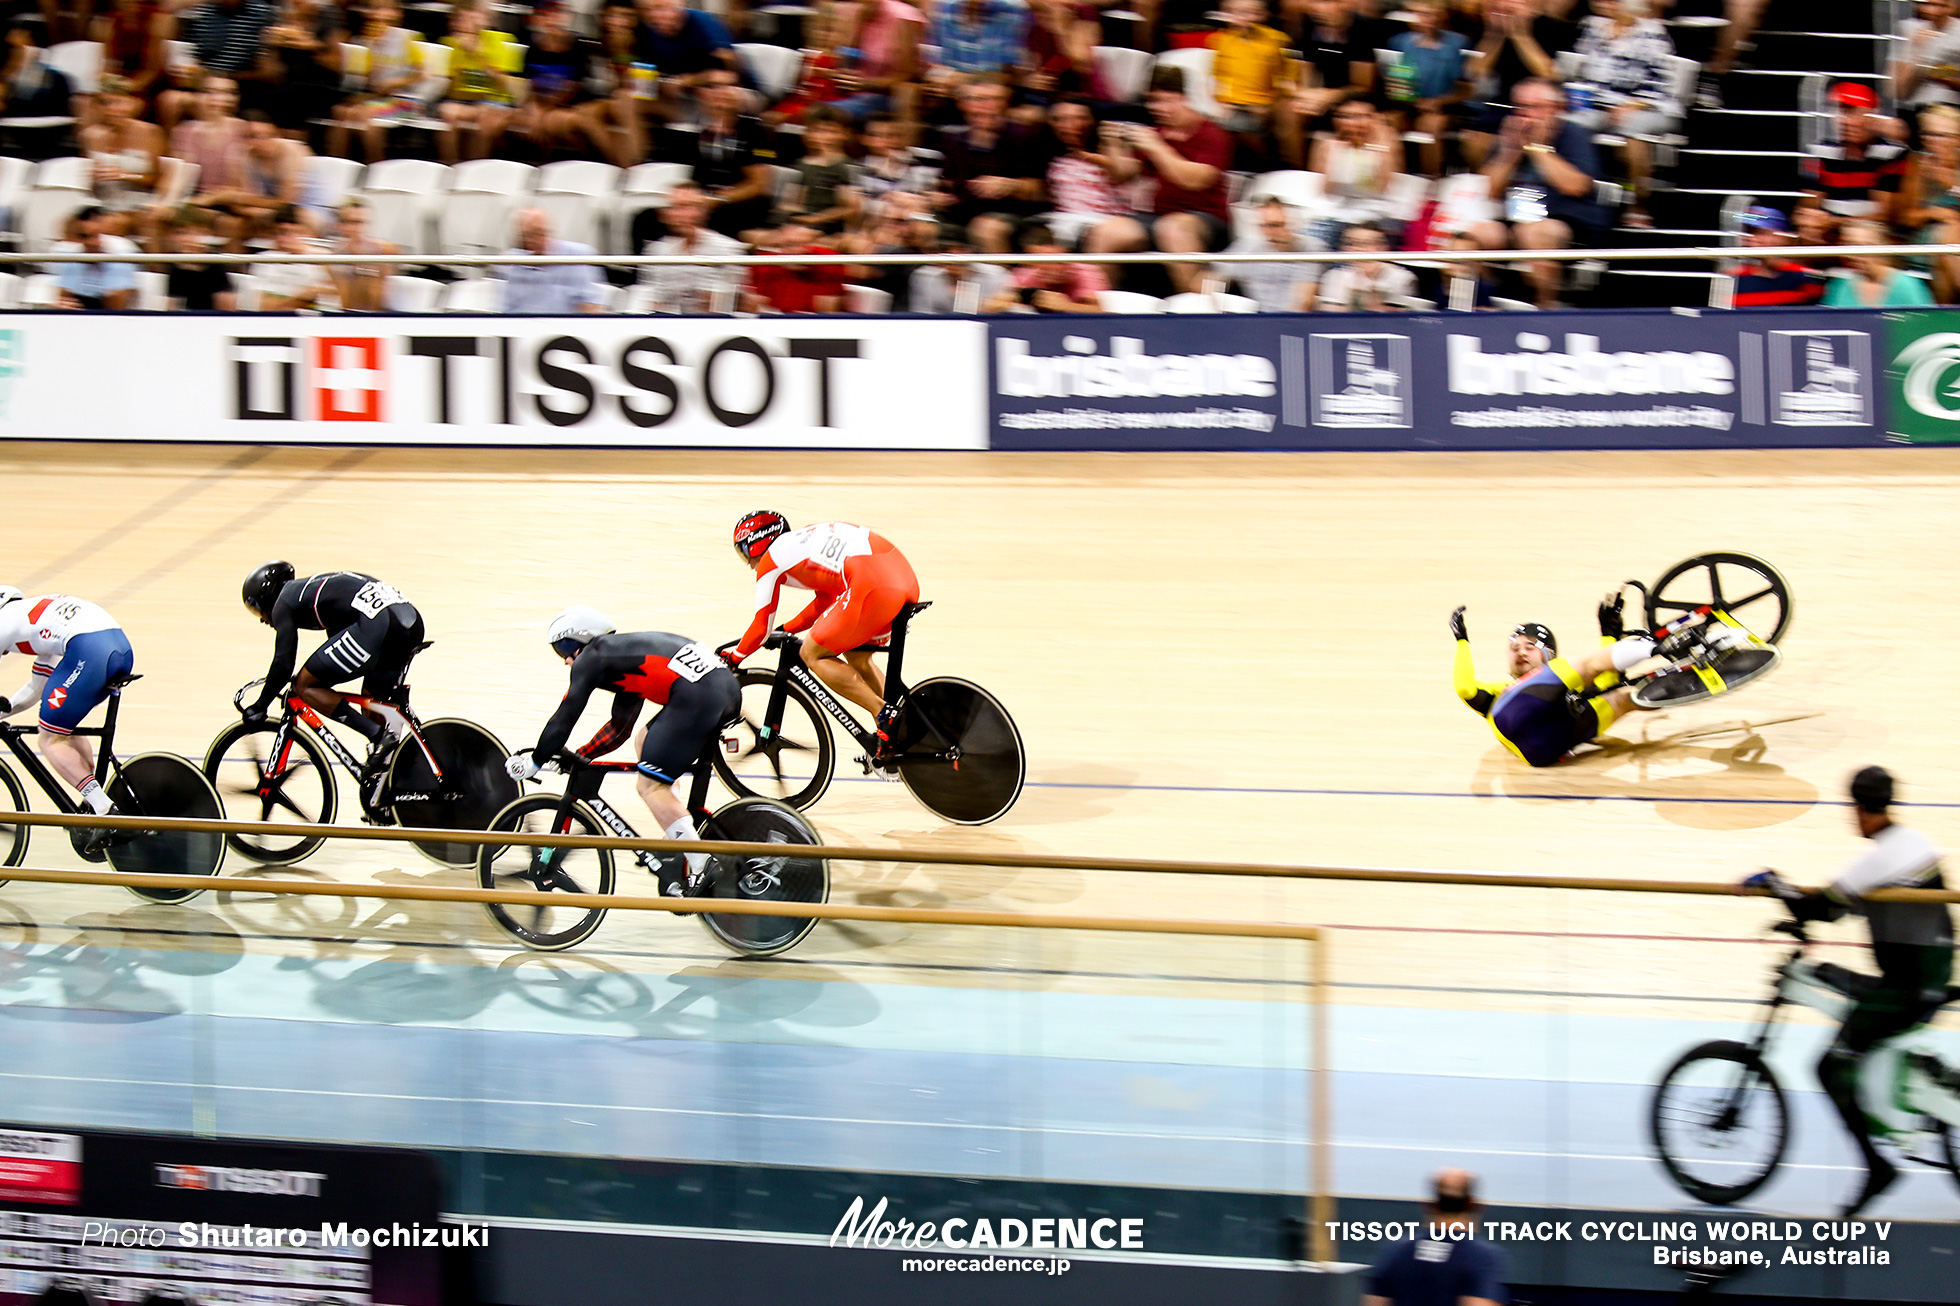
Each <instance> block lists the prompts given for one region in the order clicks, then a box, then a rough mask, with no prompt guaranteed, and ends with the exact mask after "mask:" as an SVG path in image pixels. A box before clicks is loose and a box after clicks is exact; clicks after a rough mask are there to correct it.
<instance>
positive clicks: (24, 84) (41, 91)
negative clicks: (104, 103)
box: [0, 18, 83, 118]
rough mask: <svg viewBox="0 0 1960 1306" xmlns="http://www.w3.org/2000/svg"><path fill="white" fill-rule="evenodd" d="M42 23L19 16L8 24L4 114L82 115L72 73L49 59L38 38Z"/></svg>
mask: <svg viewBox="0 0 1960 1306" xmlns="http://www.w3.org/2000/svg"><path fill="white" fill-rule="evenodd" d="M39 27H40V24H39V23H37V22H34V21H32V20H31V19H24V18H16V19H15V20H14V21H13V22H12V23H11V24H9V25H8V27H7V61H6V64H5V66H4V67H0V117H7V118H70V117H75V118H79V117H81V116H82V113H83V110H82V108H81V106H80V105H78V104H77V103H76V100H75V88H74V86H73V85H72V84H71V83H70V82H69V80H68V75H67V74H66V73H64V72H62V71H61V70H60V69H59V68H56V67H54V66H53V65H52V64H50V63H49V62H48V52H47V51H46V50H43V49H42V48H41V47H40V44H39V43H38V42H37V40H36V39H35V31H36V29H38V28H39Z"/></svg>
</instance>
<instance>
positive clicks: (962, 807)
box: [715, 603, 1027, 825]
mask: <svg viewBox="0 0 1960 1306" xmlns="http://www.w3.org/2000/svg"><path fill="white" fill-rule="evenodd" d="M931 606H932V604H930V603H908V604H906V605H905V607H904V609H903V610H901V611H900V612H899V614H898V618H897V619H896V620H895V621H893V622H892V630H891V639H890V643H889V644H888V645H879V644H866V645H864V646H862V648H860V649H855V650H853V652H864V651H869V652H873V653H886V654H888V655H889V656H888V658H887V660H886V666H885V702H886V703H887V704H888V705H896V706H897V707H898V709H899V713H898V718H897V720H896V721H895V722H894V723H893V726H892V732H891V753H890V756H889V758H887V759H879V758H878V746H879V739H878V736H877V734H876V733H874V732H873V731H872V730H871V729H870V728H869V727H867V726H864V725H862V724H860V723H859V722H858V720H857V718H856V717H854V716H852V715H851V713H850V711H849V710H848V709H847V708H846V707H845V706H844V704H843V703H841V702H840V701H839V700H838V698H837V696H836V695H835V694H833V693H832V692H831V691H830V688H829V686H827V685H825V684H824V683H823V681H821V680H819V679H818V678H817V677H816V676H814V675H812V674H811V673H810V669H809V668H808V667H807V666H805V665H804V664H803V658H802V656H801V650H802V647H803V641H802V640H800V639H798V638H797V637H796V636H794V635H791V634H788V633H787V632H785V631H781V630H777V631H772V632H771V633H770V635H769V638H768V640H767V641H765V643H764V647H766V648H771V649H775V650H776V651H777V659H776V668H775V670H773V671H771V670H767V669H765V668H761V667H745V668H743V669H741V670H740V671H739V672H738V673H737V676H738V679H739V680H740V682H741V686H742V716H741V719H740V720H739V721H738V722H737V723H736V724H735V726H734V727H732V728H731V731H730V733H729V739H730V741H731V742H729V743H728V744H727V746H726V747H725V748H724V749H723V751H721V752H717V753H716V754H715V772H716V774H718V775H719V776H720V777H721V780H722V783H723V784H725V785H727V786H728V787H729V788H730V789H733V790H734V791H735V792H736V793H738V794H747V795H750V796H752V797H758V798H773V799H776V800H778V801H780V802H784V803H788V804H789V805H790V806H791V807H794V808H797V809H798V810H807V809H808V808H809V807H810V806H811V805H812V804H814V803H815V802H816V801H817V800H818V799H819V798H822V797H823V795H824V791H825V790H827V789H829V788H830V781H831V776H832V773H833V771H834V770H835V768H836V764H837V745H836V741H835V738H834V737H833V736H832V734H831V729H830V724H829V723H830V722H832V721H834V722H836V723H837V725H838V726H839V727H840V728H841V729H842V730H843V731H844V733H845V734H846V735H847V736H848V737H849V738H850V739H851V741H852V742H853V743H855V744H856V745H857V746H858V747H859V748H861V749H863V750H864V751H863V752H862V753H861V754H859V756H858V757H857V759H856V761H857V763H858V765H859V766H860V767H862V768H863V770H864V773H865V774H866V775H869V774H871V772H872V770H873V763H874V760H877V761H879V763H880V765H889V766H891V767H892V768H893V769H895V770H896V771H897V772H898V778H899V779H900V780H901V781H903V782H904V784H905V787H906V788H907V789H909V790H911V791H912V796H913V797H914V798H917V799H918V800H919V801H920V802H921V803H923V804H924V805H925V807H926V808H927V810H929V811H931V812H932V813H933V814H934V815H936V816H938V817H940V818H941V819H942V820H947V821H951V822H953V823H954V824H956V825H985V824H986V823H987V822H989V821H994V820H998V819H1000V817H1002V816H1004V815H1006V813H1007V811H1008V809H1009V808H1011V807H1013V806H1014V803H1015V801H1016V800H1017V799H1019V798H1020V796H1021V786H1022V784H1023V783H1024V782H1025V781H1026V779H1027V755H1026V752H1025V751H1024V750H1023V748H1022V747H1021V732H1020V731H1019V730H1017V729H1015V726H1014V719H1013V718H1012V717H1010V716H1009V715H1008V714H1007V709H1006V708H1005V707H1003V706H1001V703H1000V700H999V699H997V698H995V697H994V696H993V695H992V694H990V693H988V692H987V691H986V690H984V689H982V688H981V687H980V686H978V685H976V684H974V683H973V682H972V681H970V680H961V679H958V678H957V677H953V676H934V677H933V678H932V679H930V680H922V681H920V682H919V683H918V684H916V685H913V686H911V687H910V688H907V687H906V685H905V683H904V681H903V680H902V679H901V678H900V675H901V671H902V669H903V666H904V659H905V635H906V631H907V629H908V628H909V626H910V625H911V621H912V618H913V617H914V616H916V615H917V614H918V613H921V612H924V611H925V610H926V609H927V608H929V607H931ZM722 647H723V648H732V647H733V645H732V644H725V645H723V646H722Z"/></svg>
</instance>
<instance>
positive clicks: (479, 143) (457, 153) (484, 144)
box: [436, 3, 522, 164]
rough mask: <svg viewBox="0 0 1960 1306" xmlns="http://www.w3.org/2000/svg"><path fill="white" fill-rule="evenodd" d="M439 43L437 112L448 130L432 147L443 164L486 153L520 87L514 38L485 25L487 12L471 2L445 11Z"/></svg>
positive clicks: (511, 110) (499, 136)
mask: <svg viewBox="0 0 1960 1306" xmlns="http://www.w3.org/2000/svg"><path fill="white" fill-rule="evenodd" d="M442 43H443V44H444V45H446V46H448V47H449V89H448V90H447V91H445V92H444V93H443V98H442V102H441V103H440V104H438V105H437V106H436V114H437V116H438V117H440V118H441V119H442V121H443V122H444V123H445V124H446V125H447V126H448V128H449V130H448V131H446V132H439V133H437V136H436V146H437V149H438V150H439V151H440V152H441V154H442V161H443V162H444V163H448V164H454V163H456V162H457V161H458V160H459V159H464V158H470V159H487V158H489V157H490V156H491V155H492V154H494V153H495V152H496V149H497V142H498V141H499V140H501V139H503V134H504V129H505V128H506V127H508V126H509V125H510V120H511V115H512V114H513V113H515V112H516V110H517V101H518V97H519V96H520V94H521V93H522V88H521V84H520V83H519V81H518V78H517V74H518V72H519V71H520V70H521V68H522V63H521V56H520V55H519V54H518V51H517V46H516V43H515V42H513V41H512V40H511V39H510V37H508V36H506V35H505V34H504V33H502V32H500V31H497V30H496V29H495V28H492V27H491V26H489V18H488V17H487V16H486V15H485V14H484V12H483V10H482V9H480V8H478V7H477V6H476V4H474V3H465V4H459V5H457V6H456V8H455V9H453V10H451V11H450V14H449V35H448V36H445V37H443V38H442Z"/></svg>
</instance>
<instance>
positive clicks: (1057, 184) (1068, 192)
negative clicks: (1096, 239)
mask: <svg viewBox="0 0 1960 1306" xmlns="http://www.w3.org/2000/svg"><path fill="white" fill-rule="evenodd" d="M1122 131H1123V125H1122V124H1118V123H1102V124H1100V125H1098V124H1097V122H1096V117H1095V113H1094V111H1092V110H1091V109H1090V107H1089V106H1088V105H1086V104H1083V103H1081V102H1080V101H1077V100H1063V101H1062V102H1061V103H1059V104H1057V105H1055V107H1054V108H1052V109H1050V110H1049V111H1048V135H1049V139H1050V144H1051V147H1052V150H1053V154H1052V157H1051V158H1050V159H1049V161H1048V175H1047V181H1046V188H1047V193H1048V202H1049V203H1050V204H1051V205H1052V206H1053V209H1052V211H1050V212H1049V213H1047V214H1045V215H1043V218H1042V220H1043V221H1044V222H1046V223H1047V224H1048V225H1049V227H1050V229H1052V230H1053V231H1054V232H1055V234H1056V235H1057V236H1059V237H1060V238H1061V239H1062V240H1065V241H1067V242H1069V243H1070V244H1072V245H1073V244H1076V243H1079V242H1080V240H1081V238H1082V234H1083V233H1084V232H1086V231H1087V230H1088V229H1089V228H1091V227H1093V226H1095V225H1096V224H1097V223H1099V222H1103V221H1106V220H1107V219H1109V218H1114V217H1121V216H1123V215H1125V214H1127V213H1129V211H1130V203H1129V201H1128V200H1127V199H1126V198H1125V196H1124V195H1123V193H1122V192H1121V191H1120V190H1119V189H1118V187H1119V185H1120V184H1121V183H1120V182H1119V181H1118V178H1117V173H1116V167H1115V164H1114V163H1113V162H1112V160H1111V158H1110V153H1109V152H1110V150H1111V148H1113V142H1114V141H1115V140H1116V138H1117V136H1119V135H1120V134H1121V132H1122Z"/></svg>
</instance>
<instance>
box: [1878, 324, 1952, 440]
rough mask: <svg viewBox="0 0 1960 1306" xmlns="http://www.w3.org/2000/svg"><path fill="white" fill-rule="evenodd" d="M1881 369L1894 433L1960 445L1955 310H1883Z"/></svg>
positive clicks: (1904, 436) (1900, 435) (1891, 428)
mask: <svg viewBox="0 0 1960 1306" xmlns="http://www.w3.org/2000/svg"><path fill="white" fill-rule="evenodd" d="M1885 318H1886V325H1885V343H1886V346H1887V353H1888V355H1889V356H1890V358H1891V360H1892V362H1891V365H1890V366H1889V367H1887V368H1886V369H1885V379H1886V385H1887V388H1888V390H1889V392H1890V398H1891V400H1892V403H1891V412H1890V418H1891V421H1890V422H1889V427H1890V430H1891V434H1892V435H1893V437H1894V438H1901V437H1902V438H1904V439H1906V440H1909V441H1911V442H1912V443H1914V444H1960V313H1956V312H1954V311H1953V310H1952V309H1942V308H1933V309H1927V310H1925V311H1923V312H1916V313H1887V314H1886V315H1885Z"/></svg>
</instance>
